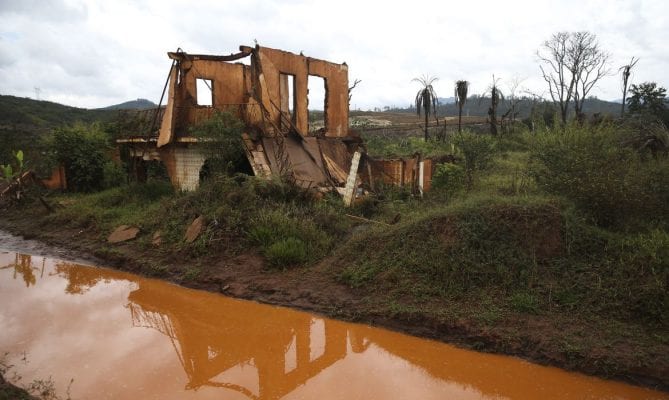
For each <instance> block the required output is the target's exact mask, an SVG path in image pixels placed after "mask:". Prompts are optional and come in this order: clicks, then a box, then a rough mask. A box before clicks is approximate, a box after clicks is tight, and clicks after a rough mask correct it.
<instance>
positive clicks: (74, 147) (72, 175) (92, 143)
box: [45, 123, 111, 192]
mask: <svg viewBox="0 0 669 400" xmlns="http://www.w3.org/2000/svg"><path fill="white" fill-rule="evenodd" d="M45 141H46V146H45V147H46V148H48V149H49V151H50V153H49V154H48V156H49V158H50V159H51V160H52V162H51V166H52V167H53V166H56V165H59V164H62V165H64V166H65V176H66V177H67V185H68V188H69V189H70V190H73V191H76V192H91V191H95V190H100V189H102V188H103V187H104V183H105V163H107V162H108V157H107V153H108V151H109V150H110V149H111V147H110V146H109V144H108V137H107V134H106V133H105V132H104V131H103V130H102V128H101V126H100V124H91V125H84V124H82V123H76V124H74V125H73V126H70V127H61V128H57V129H54V130H53V132H52V133H51V135H49V136H47V137H46V139H45Z"/></svg>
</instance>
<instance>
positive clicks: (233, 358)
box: [0, 252, 669, 400]
mask: <svg viewBox="0 0 669 400" xmlns="http://www.w3.org/2000/svg"><path fill="white" fill-rule="evenodd" d="M0 268H1V269H0V304H2V308H1V309H0V327H1V330H0V352H1V353H0V354H2V353H4V352H9V354H8V355H7V356H6V359H7V361H9V362H11V363H12V364H14V365H15V366H14V367H13V368H12V374H13V373H17V374H18V375H20V376H22V377H23V378H22V381H23V382H30V381H31V380H33V379H45V378H48V377H51V379H52V380H53V381H54V382H55V383H56V385H57V387H58V390H59V393H61V394H63V393H65V390H66V388H67V385H68V383H69V382H70V380H71V379H74V382H73V383H72V385H71V388H70V394H71V396H72V398H73V399H75V400H77V399H280V398H285V399H669V395H668V394H666V393H661V392H655V391H652V390H649V389H645V388H639V387H634V386H630V385H627V384H623V383H619V382H611V381H604V380H600V379H597V378H592V377H587V376H583V375H580V374H574V373H568V372H565V371H562V370H559V369H556V368H550V367H543V366H538V365H535V364H531V363H528V362H526V361H523V360H519V359H516V358H513V357H504V356H497V355H490V354H481V353H476V352H472V351H467V350H461V349H457V348H455V347H452V346H449V345H446V344H443V343H439V342H434V341H430V340H425V339H419V338H415V337H411V336H407V335H403V334H399V333H395V332H390V331H387V330H383V329H377V328H372V327H369V326H366V325H359V324H349V323H343V322H339V321H334V320H330V319H327V318H322V317H318V316H314V315H311V314H308V313H304V312H298V311H294V310H289V309H285V308H280V307H272V306H267V305H261V304H257V303H254V302H249V301H242V300H236V299H231V298H227V297H224V296H221V295H218V294H213V293H207V292H202V291H196V290H191V289H185V288H181V287H178V286H175V285H172V284H169V283H166V282H162V281H158V280H151V279H145V278H142V277H139V276H136V275H132V274H128V273H124V272H119V271H115V270H109V269H103V268H96V267H91V266H83V265H77V264H73V263H69V262H65V261H59V260H54V259H49V258H44V257H38V256H30V255H24V254H20V253H14V252H0ZM12 374H9V375H8V377H9V378H11V377H12Z"/></svg>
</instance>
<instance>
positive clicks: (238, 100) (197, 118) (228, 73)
mask: <svg viewBox="0 0 669 400" xmlns="http://www.w3.org/2000/svg"><path fill="white" fill-rule="evenodd" d="M184 66H185V67H187V66H190V68H189V69H188V70H186V71H185V72H186V73H185V75H184V84H183V85H182V86H181V88H180V89H181V90H182V92H183V93H182V96H181V99H180V100H181V102H180V104H179V106H180V107H179V108H180V109H181V110H182V113H181V114H180V118H182V119H185V122H186V123H185V125H189V124H196V123H199V122H201V121H203V120H204V119H206V118H208V117H210V116H211V114H212V112H213V109H217V110H221V111H222V110H229V111H233V112H235V113H236V114H237V115H238V116H239V117H242V105H243V104H245V103H247V102H248V88H249V85H247V75H249V74H248V68H249V67H248V66H246V65H243V64H239V63H236V64H232V63H227V62H221V61H211V60H194V61H192V62H190V61H187V62H184ZM197 79H210V80H211V81H212V83H213V86H212V89H213V101H212V107H208V106H198V105H197V84H196V80H197ZM183 111H185V112H183Z"/></svg>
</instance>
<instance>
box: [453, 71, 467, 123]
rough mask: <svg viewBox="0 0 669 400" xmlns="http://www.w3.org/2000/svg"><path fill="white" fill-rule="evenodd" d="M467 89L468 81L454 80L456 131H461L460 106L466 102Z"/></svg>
mask: <svg viewBox="0 0 669 400" xmlns="http://www.w3.org/2000/svg"><path fill="white" fill-rule="evenodd" d="M468 91H469V82H467V81H457V82H455V104H456V105H457V106H458V133H460V132H462V107H464V105H465V103H466V102H467V92H468Z"/></svg>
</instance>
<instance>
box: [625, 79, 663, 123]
mask: <svg viewBox="0 0 669 400" xmlns="http://www.w3.org/2000/svg"><path fill="white" fill-rule="evenodd" d="M630 93H631V94H632V95H631V96H630V98H629V99H627V103H628V105H629V111H630V112H631V113H635V114H646V115H652V116H654V117H656V118H658V119H664V118H666V116H667V99H666V96H667V90H666V89H665V88H663V87H661V86H660V87H658V86H657V83H655V82H644V83H642V84H640V85H632V86H631V87H630Z"/></svg>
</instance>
